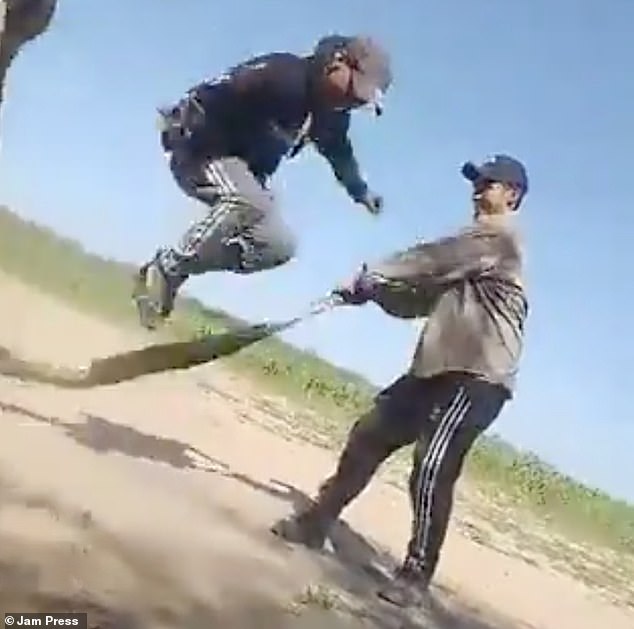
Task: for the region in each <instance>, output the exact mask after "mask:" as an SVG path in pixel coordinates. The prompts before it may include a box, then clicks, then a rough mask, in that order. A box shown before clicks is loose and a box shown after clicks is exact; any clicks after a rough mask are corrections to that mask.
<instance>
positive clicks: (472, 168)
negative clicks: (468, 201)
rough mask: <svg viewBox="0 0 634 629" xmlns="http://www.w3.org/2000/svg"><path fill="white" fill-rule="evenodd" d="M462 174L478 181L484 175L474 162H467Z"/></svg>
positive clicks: (463, 166)
mask: <svg viewBox="0 0 634 629" xmlns="http://www.w3.org/2000/svg"><path fill="white" fill-rule="evenodd" d="M460 172H461V173H462V176H463V177H465V179H468V180H469V181H477V180H478V179H480V177H482V172H481V171H480V169H479V168H478V167H477V166H476V165H475V164H474V163H473V162H466V163H465V164H463V165H462V169H461V170H460Z"/></svg>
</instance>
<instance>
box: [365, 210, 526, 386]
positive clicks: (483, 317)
mask: <svg viewBox="0 0 634 629" xmlns="http://www.w3.org/2000/svg"><path fill="white" fill-rule="evenodd" d="M368 279H370V280H371V284H372V285H373V286H374V289H373V297H372V300H373V301H374V302H376V303H377V304H378V305H379V306H380V307H381V308H382V309H383V310H384V311H385V312H387V313H389V314H391V315H393V316H396V317H400V318H415V317H427V323H426V325H425V327H424V329H423V332H422V334H421V337H420V339H419V341H418V344H417V347H416V350H415V352H414V356H413V360H412V364H411V368H410V373H412V374H413V375H415V376H418V377H422V378H427V377H431V376H434V375H437V374H440V373H446V372H462V373H470V374H473V375H475V376H476V377H480V378H482V379H484V380H487V381H489V382H492V383H496V384H499V385H501V386H503V387H505V388H506V389H507V391H508V393H509V396H512V394H513V391H514V388H515V380H516V374H517V371H518V364H519V360H520V355H521V352H522V347H523V337H524V326H525V321H526V317H527V315H528V302H527V298H526V295H525V291H524V287H523V281H522V253H521V247H520V243H519V238H518V235H517V232H516V231H515V230H514V228H513V227H512V225H511V219H510V217H507V216H495V217H482V218H478V219H476V220H475V221H474V223H473V224H472V225H471V226H470V227H468V228H466V229H464V230H462V231H460V232H459V233H458V234H456V235H454V236H450V237H448V238H443V239H440V240H436V241H432V242H428V243H421V244H418V245H415V246H413V247H411V248H409V249H407V250H405V251H402V252H399V253H397V254H395V255H393V256H390V257H389V258H388V259H386V260H384V261H383V262H381V263H379V264H378V265H376V266H375V267H374V268H369V269H368Z"/></svg>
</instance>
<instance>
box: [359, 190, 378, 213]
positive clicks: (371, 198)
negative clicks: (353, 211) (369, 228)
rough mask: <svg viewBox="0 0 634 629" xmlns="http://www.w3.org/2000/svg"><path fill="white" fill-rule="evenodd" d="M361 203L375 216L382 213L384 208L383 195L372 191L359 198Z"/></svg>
mask: <svg viewBox="0 0 634 629" xmlns="http://www.w3.org/2000/svg"><path fill="white" fill-rule="evenodd" d="M359 203H361V205H363V206H365V208H366V209H367V210H368V212H370V214H374V215H375V216H376V215H377V214H380V213H381V211H382V210H383V197H382V196H381V195H379V194H374V193H373V192H370V191H368V192H367V193H366V194H365V195H364V196H363V197H362V198H361V199H359Z"/></svg>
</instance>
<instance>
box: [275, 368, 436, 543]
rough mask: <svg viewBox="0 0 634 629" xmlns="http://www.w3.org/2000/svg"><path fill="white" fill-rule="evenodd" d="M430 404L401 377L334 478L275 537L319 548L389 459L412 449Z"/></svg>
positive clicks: (413, 381) (414, 381)
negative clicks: (399, 451) (345, 509)
mask: <svg viewBox="0 0 634 629" xmlns="http://www.w3.org/2000/svg"><path fill="white" fill-rule="evenodd" d="M426 404H427V395H426V386H425V381H423V380H420V379H418V378H414V377H412V376H403V377H401V378H399V379H398V380H396V381H395V382H394V383H393V384H392V385H390V386H389V387H387V388H386V389H384V390H383V391H382V392H381V393H379V395H378V396H377V398H376V401H375V404H374V406H373V408H372V409H371V410H370V411H369V412H368V413H367V414H365V415H363V416H362V417H361V418H359V419H358V420H357V421H356V423H355V424H354V426H353V427H352V430H351V431H350V434H349V436H348V441H347V443H346V445H345V447H344V449H343V452H342V453H341V456H340V457H339V462H338V465H337V469H336V471H335V473H334V474H333V475H332V476H330V477H329V478H327V479H326V480H325V481H324V482H323V483H322V485H321V486H320V488H319V492H318V495H317V498H316V499H315V500H314V501H313V502H312V504H311V505H310V506H309V507H308V508H307V509H306V510H305V511H303V512H302V513H299V514H296V515H295V516H292V517H290V518H287V519H284V520H280V521H278V522H276V523H275V524H274V525H273V527H272V529H271V530H272V531H273V533H275V534H276V535H279V536H280V537H283V538H284V539H286V540H287V541H291V542H295V543H302V544H304V545H307V546H309V547H311V548H321V547H322V546H323V544H324V542H325V540H326V537H327V535H328V531H329V529H330V527H331V526H332V524H333V523H334V522H335V521H336V520H337V518H338V517H339V515H340V513H341V512H342V511H343V509H344V508H345V507H346V506H347V505H348V504H349V503H350V502H351V501H352V500H353V499H354V498H356V496H358V495H359V494H360V493H361V492H362V491H363V489H365V487H366V486H367V485H368V483H369V482H370V480H371V478H372V476H373V475H374V473H375V472H376V470H377V469H378V467H379V466H380V465H381V463H383V461H385V460H386V459H387V458H388V457H389V456H390V454H392V453H393V452H395V451H396V450H398V449H399V448H401V447H403V446H405V445H408V444H409V443H412V442H413V441H414V440H415V439H416V437H417V435H418V434H419V432H420V426H419V425H418V418H419V417H420V416H421V415H422V414H424V412H421V411H422V409H423V408H424V407H425V406H426Z"/></svg>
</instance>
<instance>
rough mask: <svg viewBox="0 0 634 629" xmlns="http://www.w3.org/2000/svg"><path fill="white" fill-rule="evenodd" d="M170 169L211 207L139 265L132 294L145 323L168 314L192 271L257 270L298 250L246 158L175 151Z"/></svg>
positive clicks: (276, 263) (191, 193) (151, 324)
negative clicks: (196, 156)
mask: <svg viewBox="0 0 634 629" xmlns="http://www.w3.org/2000/svg"><path fill="white" fill-rule="evenodd" d="M171 169H172V173H173V174H174V177H175V179H176V181H177V183H178V184H179V186H180V187H181V189H183V190H184V192H185V193H186V194H188V195H189V196H190V197H193V198H195V199H197V200H199V201H202V202H203V203H205V204H206V205H207V206H208V208H209V210H208V211H207V213H206V214H205V216H204V217H203V218H202V219H200V220H198V221H196V222H195V223H193V224H192V225H191V226H190V227H189V229H187V231H186V232H185V234H184V235H183V236H182V237H181V239H180V241H179V242H178V243H177V244H176V245H175V246H171V247H162V248H160V249H159V250H158V251H157V252H156V254H155V256H154V258H153V259H152V260H151V261H150V262H148V263H147V264H145V265H144V266H143V267H142V268H141V269H140V272H139V277H138V280H137V287H136V290H135V294H134V297H135V300H136V302H137V306H138V308H139V314H140V318H141V323H142V324H143V325H144V326H145V327H149V328H152V327H155V325H156V324H157V323H158V321H159V320H160V319H163V318H165V317H167V316H169V314H170V313H171V311H172V309H173V306H174V300H175V297H176V294H177V292H178V290H179V288H180V287H181V285H182V284H183V283H184V282H185V281H186V280H187V278H188V277H189V276H190V275H198V274H201V273H206V272H208V271H232V272H234V273H254V272H257V271H263V270H266V269H271V268H274V267H276V266H279V265H281V264H284V263H286V262H288V261H289V260H290V259H291V258H292V257H293V255H294V252H295V241H294V238H293V236H292V234H291V233H290V231H289V229H288V228H287V227H286V225H285V224H284V222H283V220H282V219H281V217H280V216H279V213H278V211H277V208H276V206H275V201H274V198H273V195H272V194H271V193H270V192H269V191H268V190H266V189H265V188H264V187H263V186H262V185H261V183H260V182H259V181H258V180H257V179H256V178H255V176H254V175H253V174H252V173H251V171H250V170H249V168H248V167H247V165H246V164H245V163H244V162H243V161H242V160H240V159H237V158H221V159H217V160H210V161H206V162H203V163H192V162H191V161H187V160H183V159H180V158H178V157H175V156H172V160H171Z"/></svg>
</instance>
